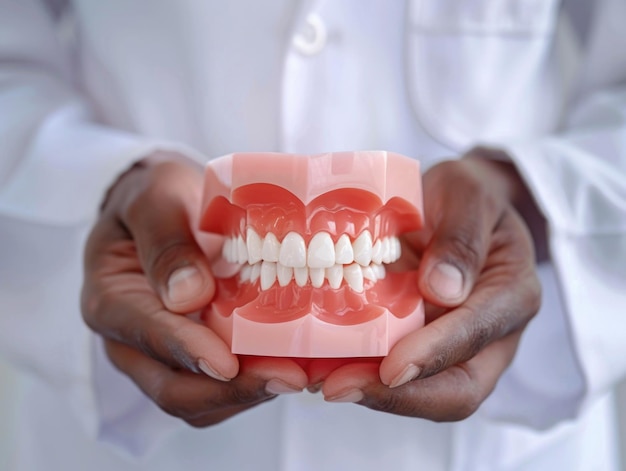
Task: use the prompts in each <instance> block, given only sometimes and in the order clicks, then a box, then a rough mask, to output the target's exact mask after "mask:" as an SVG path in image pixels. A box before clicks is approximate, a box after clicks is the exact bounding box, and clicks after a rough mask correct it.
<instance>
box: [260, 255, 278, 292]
mask: <svg viewBox="0 0 626 471" xmlns="http://www.w3.org/2000/svg"><path fill="white" fill-rule="evenodd" d="M275 281H276V263H275V262H267V261H263V262H262V263H261V289H262V290H266V289H270V288H271V287H272V285H273V284H274V282H275Z"/></svg>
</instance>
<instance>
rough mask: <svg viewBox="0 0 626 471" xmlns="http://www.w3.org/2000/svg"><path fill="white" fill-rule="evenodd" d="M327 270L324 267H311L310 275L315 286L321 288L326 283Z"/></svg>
mask: <svg viewBox="0 0 626 471" xmlns="http://www.w3.org/2000/svg"><path fill="white" fill-rule="evenodd" d="M325 272H326V270H324V269H323V268H309V277H310V278H311V284H312V285H313V288H321V286H322V285H323V284H324V274H325Z"/></svg>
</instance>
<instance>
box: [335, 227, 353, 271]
mask: <svg viewBox="0 0 626 471" xmlns="http://www.w3.org/2000/svg"><path fill="white" fill-rule="evenodd" d="M352 262H354V251H353V250H352V244H351V243H350V237H348V234H342V235H341V237H339V240H337V243H336V244H335V263H337V264H339V265H347V264H349V263H352Z"/></svg>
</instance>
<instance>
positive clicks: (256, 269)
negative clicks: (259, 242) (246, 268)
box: [250, 262, 261, 283]
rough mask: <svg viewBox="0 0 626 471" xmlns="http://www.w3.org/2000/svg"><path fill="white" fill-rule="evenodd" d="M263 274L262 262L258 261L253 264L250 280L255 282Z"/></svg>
mask: <svg viewBox="0 0 626 471" xmlns="http://www.w3.org/2000/svg"><path fill="white" fill-rule="evenodd" d="M259 276H261V262H257V263H255V264H254V265H252V270H250V281H251V282H252V283H254V282H255V281H256V280H258V279H259Z"/></svg>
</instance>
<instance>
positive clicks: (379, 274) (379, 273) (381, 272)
mask: <svg viewBox="0 0 626 471" xmlns="http://www.w3.org/2000/svg"><path fill="white" fill-rule="evenodd" d="M372 269H373V270H374V275H376V279H377V280H384V279H385V276H386V275H387V273H386V271H385V266H384V265H377V264H372Z"/></svg>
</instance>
